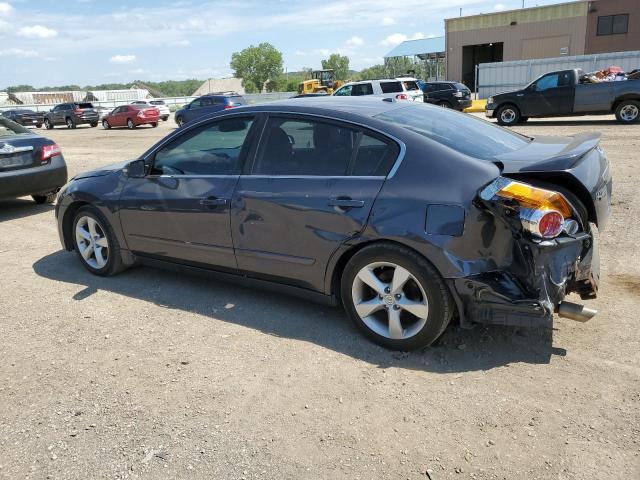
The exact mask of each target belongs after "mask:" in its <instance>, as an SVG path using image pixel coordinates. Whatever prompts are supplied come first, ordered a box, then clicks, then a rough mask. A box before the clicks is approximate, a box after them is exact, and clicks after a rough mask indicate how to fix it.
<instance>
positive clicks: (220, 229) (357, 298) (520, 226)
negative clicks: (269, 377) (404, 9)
mask: <svg viewBox="0 0 640 480" xmlns="http://www.w3.org/2000/svg"><path fill="white" fill-rule="evenodd" d="M611 189H612V179H611V173H610V169H609V162H608V160H607V157H606V156H605V154H604V153H603V151H602V150H601V149H600V147H599V137H598V136H597V135H593V134H584V135H579V136H575V137H570V138H566V137H547V138H542V137H540V138H529V137H525V136H522V135H518V134H516V133H514V132H511V131H508V130H505V129H503V128H501V127H497V126H495V125H492V124H490V123H488V122H486V121H484V120H481V119H478V118H475V117H472V116H469V115H465V114H461V113H458V112H453V111H450V110H446V109H442V108H438V107H432V106H429V105H423V104H420V105H419V104H410V103H408V102H393V101H391V102H388V101H381V100H379V99H359V98H358V99H351V98H339V97H334V98H325V99H313V98H308V99H298V100H295V101H285V102H280V103H276V102H274V103H269V104H267V105H254V106H247V107H239V108H236V109H233V110H229V111H225V112H221V113H218V114H214V115H211V116H209V117H206V118H203V119H200V120H199V121H198V122H194V124H192V125H189V126H187V127H186V128H183V129H180V130H177V131H176V132H174V133H172V134H170V135H169V136H168V137H167V138H165V139H163V140H161V141H160V142H159V143H158V144H156V145H155V146H153V147H152V148H151V149H150V150H148V151H147V152H145V153H143V154H142V155H141V156H140V157H139V158H138V159H136V160H134V161H132V162H129V163H124V164H116V165H112V166H108V167H105V168H102V169H100V170H97V171H92V172H86V173H84V174H80V175H78V176H76V177H75V178H74V179H73V180H72V181H71V182H69V183H68V184H67V185H66V186H65V187H64V188H63V189H62V190H61V192H60V194H59V197H58V202H57V205H56V217H57V221H58V229H59V233H60V238H61V241H62V244H63V246H64V247H65V248H66V249H67V250H70V251H72V250H75V251H76V252H77V253H78V257H79V260H80V261H81V262H82V264H83V265H84V266H85V268H87V269H88V270H89V271H91V272H92V273H94V274H97V275H104V276H106V275H112V274H115V273H117V272H119V271H121V270H123V269H124V268H126V267H129V266H133V265H135V264H150V265H155V266H162V267H170V268H177V269H180V270H190V271H197V272H206V273H208V274H211V275H213V276H215V277H216V278H219V279H222V280H223V281H238V282H242V283H246V284H249V285H252V286H258V287H265V288H270V289H276V290H278V291H286V292H290V293H294V294H297V295H301V296H303V297H306V298H309V299H312V300H317V301H321V302H326V303H330V304H338V303H341V304H342V305H343V306H344V308H345V310H346V312H347V314H348V315H349V317H350V318H351V319H352V320H353V321H354V322H355V324H356V325H357V326H358V327H359V328H360V329H361V330H362V331H363V332H364V333H365V334H366V335H367V336H368V337H369V338H371V339H372V340H373V341H375V342H377V343H379V344H380V345H383V346H385V347H388V348H392V349H401V350H409V349H413V348H418V347H423V346H426V345H429V344H430V343H432V342H433V341H434V340H436V339H437V338H438V336H439V335H440V334H441V333H442V332H443V331H444V329H445V328H446V326H447V325H448V324H449V322H450V321H451V320H452V319H453V318H455V319H457V321H459V322H460V324H461V325H462V326H463V327H467V326H470V325H472V324H473V323H482V324H500V325H521V326H549V325H551V323H552V321H553V315H554V312H558V314H559V315H561V316H567V317H571V318H573V319H576V320H581V321H585V320H587V319H589V318H590V317H591V316H593V314H594V313H595V312H594V311H592V310H590V309H587V308H585V307H582V306H581V305H577V304H573V303H569V302H567V301H566V300H565V297H566V296H567V295H568V294H569V293H572V292H575V293H577V294H578V295H579V296H580V297H581V298H582V299H585V300H588V299H592V298H595V296H596V293H597V289H598V280H599V268H598V254H597V252H598V250H597V244H596V237H595V234H594V232H593V230H592V226H593V225H597V227H598V229H599V230H602V229H603V228H604V226H605V224H606V221H607V217H608V216H609V213H610V203H611V200H610V199H611ZM274 321H277V319H275V320H274ZM300 321H304V319H300Z"/></svg>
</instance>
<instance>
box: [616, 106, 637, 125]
mask: <svg viewBox="0 0 640 480" xmlns="http://www.w3.org/2000/svg"><path fill="white" fill-rule="evenodd" d="M639 114H640V110H639V109H638V107H637V106H636V105H633V104H629V105H625V106H624V107H622V108H621V109H620V118H622V119H623V120H624V121H625V122H633V121H634V120H635V119H636V118H638V115H639Z"/></svg>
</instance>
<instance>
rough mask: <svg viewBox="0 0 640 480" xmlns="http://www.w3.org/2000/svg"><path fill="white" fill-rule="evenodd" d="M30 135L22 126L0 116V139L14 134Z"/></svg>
mask: <svg viewBox="0 0 640 480" xmlns="http://www.w3.org/2000/svg"><path fill="white" fill-rule="evenodd" d="M30 133H31V132H30V131H29V130H28V129H26V128H24V127H23V126H22V125H18V124H17V123H15V122H14V121H12V120H9V119H8V118H3V117H1V116H0V137H8V136H11V135H16V134H19V135H28V134H30Z"/></svg>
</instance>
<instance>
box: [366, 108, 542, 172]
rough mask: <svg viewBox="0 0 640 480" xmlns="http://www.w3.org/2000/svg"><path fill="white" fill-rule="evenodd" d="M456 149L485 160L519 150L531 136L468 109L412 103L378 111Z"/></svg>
mask: <svg viewBox="0 0 640 480" xmlns="http://www.w3.org/2000/svg"><path fill="white" fill-rule="evenodd" d="M376 118H378V119H380V120H385V121H388V122H391V123H395V124H398V125H400V126H402V127H405V128H406V129H408V130H411V131H412V132H415V133H418V134H420V135H422V136H424V137H427V138H429V139H431V140H433V141H436V142H438V143H440V144H442V145H445V146H447V147H449V148H451V149H453V150H456V151H458V152H460V153H463V154H465V155H468V156H470V157H474V158H480V159H482V160H489V159H493V158H495V157H496V156H498V155H501V154H504V153H508V152H513V151H515V150H519V149H521V148H523V147H524V146H525V145H527V144H528V143H529V142H530V141H531V139H530V138H529V137H525V136H523V135H519V134H517V133H514V132H512V131H510V130H507V129H505V128H501V127H498V126H497V125H493V124H492V123H489V122H487V121H485V120H482V119H480V118H476V117H474V116H472V115H468V114H466V113H459V112H454V111H451V110H446V109H444V108H437V107H430V106H428V105H409V106H406V107H403V108H397V109H394V110H391V111H389V112H385V113H381V114H379V115H376Z"/></svg>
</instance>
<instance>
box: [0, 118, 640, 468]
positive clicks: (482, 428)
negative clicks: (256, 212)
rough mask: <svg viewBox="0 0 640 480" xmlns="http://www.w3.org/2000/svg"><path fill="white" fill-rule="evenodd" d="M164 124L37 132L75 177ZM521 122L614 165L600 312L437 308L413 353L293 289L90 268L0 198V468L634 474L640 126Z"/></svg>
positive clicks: (147, 139)
mask: <svg viewBox="0 0 640 480" xmlns="http://www.w3.org/2000/svg"><path fill="white" fill-rule="evenodd" d="M172 128H174V124H173V123H172V121H171V120H170V121H169V122H167V123H163V124H161V125H160V127H158V128H157V129H151V128H140V129H137V130H134V131H127V130H118V131H116V130H111V131H104V130H102V129H98V128H79V129H78V130H73V131H71V130H65V129H56V130H54V131H51V132H46V135H47V136H49V137H51V138H53V139H54V140H55V141H57V142H58V143H59V144H60V146H61V147H62V149H63V151H64V153H65V157H66V159H67V162H68V164H69V170H70V175H73V174H75V173H77V172H79V171H82V170H85V169H89V168H94V167H97V166H99V165H102V164H106V163H111V162H114V161H119V160H125V159H131V158H134V157H135V155H137V154H139V153H142V152H143V151H144V150H145V149H146V148H147V147H149V146H151V145H152V144H153V143H154V142H155V141H156V140H157V139H159V138H161V137H162V136H164V135H166V134H167V133H169V131H170V130H171V129H172ZM516 130H518V131H520V132H523V133H525V134H530V135H544V134H561V135H571V134H575V133H579V132H584V131H594V130H595V131H600V132H602V135H603V137H602V138H603V141H602V145H603V147H604V149H605V151H606V152H607V153H608V155H609V157H610V159H611V162H612V164H613V171H614V178H615V183H614V205H613V216H612V218H611V220H610V223H609V225H608V228H607V230H606V231H604V232H602V234H601V236H600V240H601V256H602V271H603V281H602V284H601V290H600V296H599V298H598V299H597V300H595V301H593V302H590V305H589V306H593V307H594V308H597V309H598V310H599V314H598V315H597V316H596V318H595V319H593V320H592V321H591V322H589V323H587V324H579V323H574V322H571V321H570V320H565V319H557V320H556V323H555V326H554V329H553V331H541V330H518V329H512V328H499V327H496V328H476V329H474V330H470V331H467V330H460V329H459V328H458V327H457V326H455V325H452V326H450V328H449V329H448V330H447V332H446V333H445V335H444V336H443V337H442V339H441V340H440V341H438V342H437V343H436V344H435V345H433V346H432V347H431V348H430V349H428V350H425V351H422V352H414V353H411V354H399V353H393V352H390V351H385V350H383V349H381V348H378V347H377V346H375V345H372V344H371V343H369V342H367V341H366V340H365V339H364V338H363V337H361V336H360V335H359V334H358V333H357V332H356V330H355V329H354V327H352V326H351V325H350V323H349V322H348V321H347V319H346V317H345V315H344V314H343V313H342V311H341V310H339V309H332V308H326V307H321V306H317V305H313V304H309V303H307V302H304V301H301V300H298V299H295V298H290V297H286V296H278V295H274V294H272V293H265V292H263V291H257V290H251V289H246V288H241V287H236V286H231V285H225V284H222V283H215V282H211V281H205V280H203V279H201V278H196V277H193V278H192V277H185V276H178V275H176V274H173V273H169V272H164V271H159V270H154V269H151V268H137V269H133V270H130V271H127V272H125V273H124V274H121V275H119V276H117V277H113V278H107V279H103V278H97V277H94V276H91V275H90V274H89V273H88V272H86V271H85V270H84V269H83V268H82V266H81V265H80V263H79V261H78V260H77V259H76V258H75V257H74V255H73V254H71V253H67V252H63V251H61V247H60V244H59V241H58V236H57V232H56V226H55V222H54V218H53V208H52V207H51V206H36V205H35V204H34V203H33V202H31V201H30V199H18V200H13V201H4V202H0V267H1V272H2V289H1V290H0V308H1V310H0V318H1V321H0V379H1V381H0V405H1V407H0V478H6V479H17V478H38V479H39V478H53V479H87V478H148V479H161V478H198V479H211V478H216V479H256V478H260V479H264V478H273V479H289V478H291V479H316V478H317V479H340V478H345V479H373V478H375V479H387V478H388V479H396V478H402V479H420V478H429V477H430V478H431V479H433V480H437V479H442V478H472V479H525V478H526V479H538V478H539V479H549V478H556V479H594V478H598V479H600V480H602V479H623V478H624V479H627V478H629V479H630V478H640V368H639V360H640V353H639V352H640V348H639V347H640V333H639V332H640V330H639V329H638V328H637V323H638V320H637V319H638V317H637V315H638V311H640V296H639V294H638V292H639V291H640V290H639V288H640V262H638V258H639V257H640V243H639V242H638V237H639V235H640V226H638V223H637V222H636V221H634V220H635V219H637V218H638V217H639V216H640V207H639V205H640V195H639V193H638V191H639V190H638V179H639V178H640V177H639V176H638V173H637V161H638V151H640V125H638V126H631V127H625V126H620V125H618V124H616V123H615V122H613V120H612V118H609V117H584V118H577V119H562V120H548V121H546V120H545V121H536V120H532V121H530V122H529V123H528V124H526V125H523V126H519V127H517V128H516ZM43 133H45V132H43ZM427 472H428V473H427Z"/></svg>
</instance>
